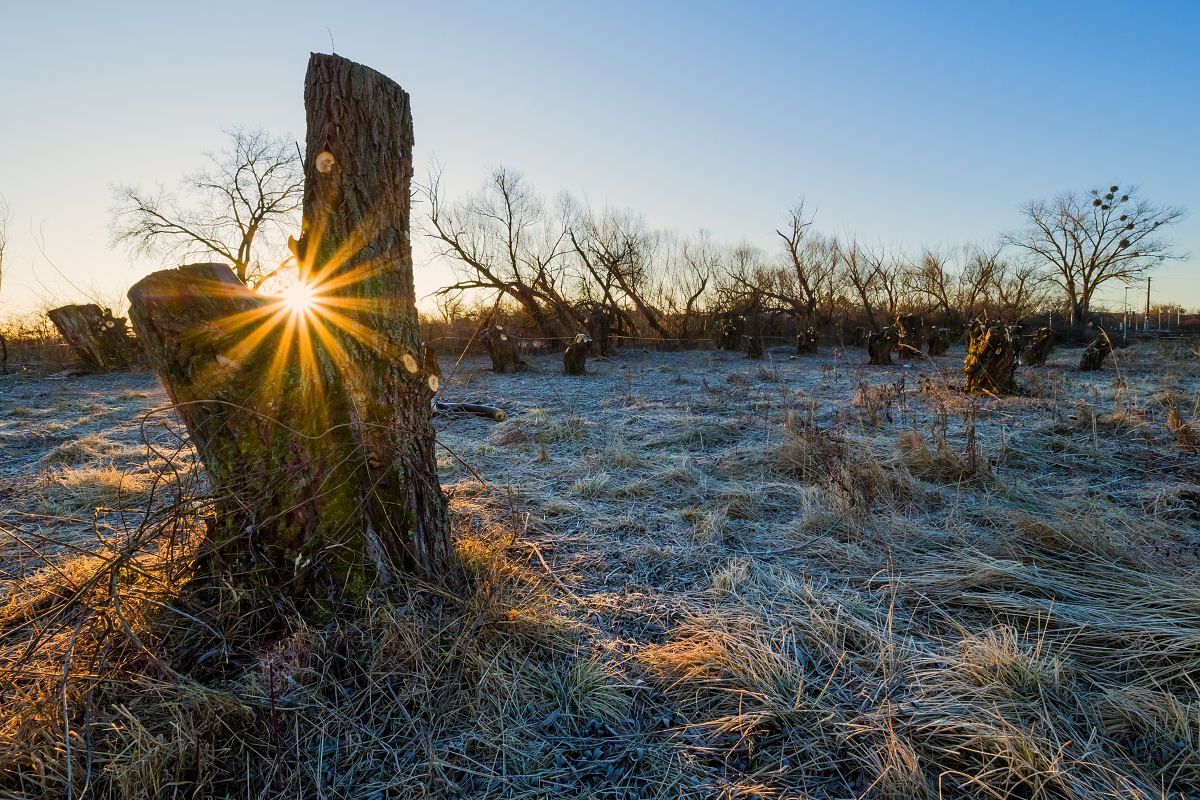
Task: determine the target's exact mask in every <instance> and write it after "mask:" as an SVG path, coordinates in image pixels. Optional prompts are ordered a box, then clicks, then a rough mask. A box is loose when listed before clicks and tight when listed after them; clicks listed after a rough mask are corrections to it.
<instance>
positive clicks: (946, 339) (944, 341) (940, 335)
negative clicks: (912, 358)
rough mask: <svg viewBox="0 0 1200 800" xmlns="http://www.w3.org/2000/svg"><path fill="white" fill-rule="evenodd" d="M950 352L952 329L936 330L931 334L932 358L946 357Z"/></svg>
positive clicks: (929, 351) (930, 351) (930, 349)
mask: <svg viewBox="0 0 1200 800" xmlns="http://www.w3.org/2000/svg"><path fill="white" fill-rule="evenodd" d="M949 350H950V329H949V328H934V329H933V330H931V331H930V332H929V350H928V353H929V355H931V356H944V355H946V353H947V352H948V351H949Z"/></svg>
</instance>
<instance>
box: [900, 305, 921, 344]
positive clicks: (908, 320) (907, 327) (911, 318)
mask: <svg viewBox="0 0 1200 800" xmlns="http://www.w3.org/2000/svg"><path fill="white" fill-rule="evenodd" d="M896 328H898V329H899V331H900V344H903V345H907V346H908V347H911V348H913V349H914V350H920V349H921V345H922V344H923V343H924V341H925V338H924V332H925V321H924V320H923V319H921V315H920V314H897V315H896Z"/></svg>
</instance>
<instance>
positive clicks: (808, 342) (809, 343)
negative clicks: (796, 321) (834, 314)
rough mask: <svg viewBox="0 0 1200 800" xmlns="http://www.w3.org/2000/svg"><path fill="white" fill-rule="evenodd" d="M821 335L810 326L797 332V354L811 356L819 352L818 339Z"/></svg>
mask: <svg viewBox="0 0 1200 800" xmlns="http://www.w3.org/2000/svg"><path fill="white" fill-rule="evenodd" d="M819 339H820V336H819V335H818V334H817V332H816V331H815V330H814V329H812V328H809V329H808V330H806V331H803V332H802V333H797V334H796V355H801V356H811V355H814V354H816V352H817V341H818V340H819Z"/></svg>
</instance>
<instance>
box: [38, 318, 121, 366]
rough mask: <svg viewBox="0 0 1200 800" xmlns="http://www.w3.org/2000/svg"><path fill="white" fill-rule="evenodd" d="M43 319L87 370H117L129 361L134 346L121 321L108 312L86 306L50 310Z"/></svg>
mask: <svg viewBox="0 0 1200 800" xmlns="http://www.w3.org/2000/svg"><path fill="white" fill-rule="evenodd" d="M46 316H48V317H49V318H50V321H51V322H53V323H54V327H56V328H58V332H59V333H60V334H62V337H63V339H65V340H66V342H67V344H69V345H70V346H71V349H72V350H73V351H75V355H77V356H79V358H80V360H81V361H83V363H84V364H86V365H87V366H88V367H89V368H90V369H93V370H100V371H103V370H110V369H119V368H122V367H128V366H129V365H130V364H131V363H132V362H133V359H134V356H135V355H136V353H137V343H136V342H135V341H134V339H133V337H132V336H130V335H129V328H128V327H127V326H126V324H125V318H124V317H114V316H113V313H112V311H111V310H110V309H107V308H100V306H98V305H96V304H95V303H87V304H85V305H80V306H60V307H59V308H52V309H50V310H49V311H47V312H46Z"/></svg>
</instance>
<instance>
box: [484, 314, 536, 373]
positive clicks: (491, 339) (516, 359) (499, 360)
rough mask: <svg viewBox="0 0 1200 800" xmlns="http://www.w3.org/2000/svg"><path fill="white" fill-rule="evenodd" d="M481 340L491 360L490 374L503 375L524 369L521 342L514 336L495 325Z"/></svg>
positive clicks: (501, 326)
mask: <svg viewBox="0 0 1200 800" xmlns="http://www.w3.org/2000/svg"><path fill="white" fill-rule="evenodd" d="M482 338H483V345H484V347H486V348H487V351H488V357H489V358H491V359H492V372H497V373H500V374H504V373H507V372H516V371H517V370H520V369H524V368H525V366H526V365H525V362H524V361H522V360H521V340H520V338H519V337H517V335H516V334H513V333H509V332H508V331H506V330H504V326H503V325H497V326H495V327H494V328H488V330H487V333H485V334H483V337H482Z"/></svg>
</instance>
